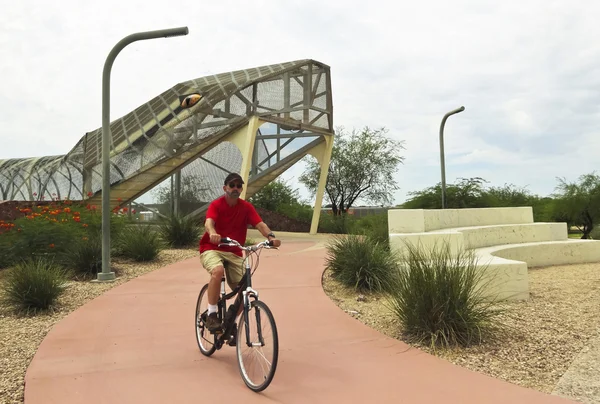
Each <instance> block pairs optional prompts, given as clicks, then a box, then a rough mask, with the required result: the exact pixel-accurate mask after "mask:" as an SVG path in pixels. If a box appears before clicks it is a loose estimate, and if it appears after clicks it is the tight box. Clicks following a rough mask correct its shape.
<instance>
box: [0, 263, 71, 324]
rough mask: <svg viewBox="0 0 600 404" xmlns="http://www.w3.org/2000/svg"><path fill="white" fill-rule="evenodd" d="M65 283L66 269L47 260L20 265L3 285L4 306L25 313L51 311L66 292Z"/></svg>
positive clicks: (10, 270)
mask: <svg viewBox="0 0 600 404" xmlns="http://www.w3.org/2000/svg"><path fill="white" fill-rule="evenodd" d="M66 279H67V273H66V272H65V271H64V269H63V268H61V267H60V266H59V265H56V264H54V263H52V262H51V261H47V260H46V259H43V258H39V257H38V258H27V259H25V260H22V261H19V262H17V263H16V264H15V265H14V266H13V267H12V268H11V269H9V270H7V273H6V275H5V277H4V279H3V281H2V283H1V285H2V290H3V303H4V304H5V305H8V306H10V307H12V308H14V309H15V310H17V311H19V312H25V313H36V312H39V311H42V310H47V309H50V308H52V306H53V305H54V304H55V303H56V301H57V299H58V298H59V296H60V295H61V294H62V293H63V292H64V289H65V282H66Z"/></svg>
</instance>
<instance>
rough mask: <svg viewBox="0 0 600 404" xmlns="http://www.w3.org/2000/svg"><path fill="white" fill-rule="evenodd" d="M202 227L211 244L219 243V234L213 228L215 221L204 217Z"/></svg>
mask: <svg viewBox="0 0 600 404" xmlns="http://www.w3.org/2000/svg"><path fill="white" fill-rule="evenodd" d="M204 228H205V229H206V232H207V233H208V235H209V236H210V242H211V243H213V244H219V243H220V242H221V235H219V234H217V231H216V230H215V221H214V220H213V219H210V218H206V220H205V221H204Z"/></svg>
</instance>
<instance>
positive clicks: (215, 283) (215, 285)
mask: <svg viewBox="0 0 600 404" xmlns="http://www.w3.org/2000/svg"><path fill="white" fill-rule="evenodd" d="M200 262H201V263H202V266H203V267H204V269H206V271H207V272H208V273H209V274H210V280H209V281H208V291H207V295H208V318H207V321H206V327H207V328H208V330H209V331H210V332H215V331H218V330H220V329H221V322H220V321H219V319H218V318H217V302H218V301H219V292H220V286H221V279H222V278H223V274H224V272H225V269H224V267H223V261H222V259H221V257H220V255H219V253H218V252H217V251H212V250H211V251H206V252H204V253H202V254H201V255H200Z"/></svg>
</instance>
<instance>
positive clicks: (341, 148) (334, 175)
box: [299, 127, 404, 216]
mask: <svg viewBox="0 0 600 404" xmlns="http://www.w3.org/2000/svg"><path fill="white" fill-rule="evenodd" d="M386 133H387V130H386V129H385V128H381V129H377V130H371V129H369V128H368V127H365V128H364V129H362V130H361V131H359V132H357V131H355V130H353V131H352V133H350V134H348V133H346V132H344V129H343V128H338V129H337V131H336V134H335V140H334V145H333V150H332V154H331V161H330V164H329V173H328V175H327V184H326V186H325V196H326V198H327V199H328V200H329V202H330V203H331V208H332V210H333V214H334V215H336V216H338V215H343V214H345V213H346V211H347V210H348V208H350V207H351V206H352V205H353V204H354V203H355V202H356V201H357V200H358V199H359V198H360V199H361V200H363V201H365V202H367V203H374V204H386V203H391V200H392V193H393V191H395V190H397V189H398V184H397V182H396V180H395V179H394V173H395V172H396V170H397V166H398V164H399V163H402V162H403V161H404V157H402V156H401V155H400V149H403V148H404V147H403V143H404V142H403V141H396V140H393V139H390V138H388V137H386V136H385V135H386ZM305 161H306V164H307V166H308V167H307V170H306V171H305V172H304V174H302V175H301V176H300V178H299V181H300V182H301V183H303V184H304V185H305V186H306V188H307V189H308V191H309V192H311V194H312V195H313V196H314V195H315V194H316V192H317V187H318V185H319V176H320V173H321V167H320V166H319V163H318V162H317V161H315V160H313V159H311V160H305Z"/></svg>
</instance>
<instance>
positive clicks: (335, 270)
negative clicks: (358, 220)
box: [325, 235, 397, 292]
mask: <svg viewBox="0 0 600 404" xmlns="http://www.w3.org/2000/svg"><path fill="white" fill-rule="evenodd" d="M326 248H327V255H326V257H325V262H326V267H327V268H328V269H330V270H331V272H332V276H333V278H334V279H337V280H338V281H340V282H341V283H342V284H344V285H345V286H347V287H350V288H353V289H355V290H357V291H365V292H367V291H368V292H384V291H386V290H387V289H388V288H389V286H390V285H391V284H392V278H393V277H394V275H395V274H396V272H397V271H396V266H397V263H396V260H395V257H394V254H393V253H392V252H390V251H389V250H388V249H387V248H385V246H383V245H382V244H381V243H378V242H376V241H374V240H372V239H370V238H368V237H363V236H358V235H347V236H334V237H333V238H332V239H331V240H330V241H329V242H328V244H327V247H326Z"/></svg>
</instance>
